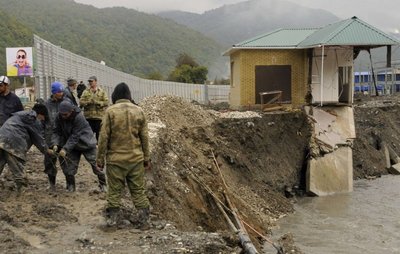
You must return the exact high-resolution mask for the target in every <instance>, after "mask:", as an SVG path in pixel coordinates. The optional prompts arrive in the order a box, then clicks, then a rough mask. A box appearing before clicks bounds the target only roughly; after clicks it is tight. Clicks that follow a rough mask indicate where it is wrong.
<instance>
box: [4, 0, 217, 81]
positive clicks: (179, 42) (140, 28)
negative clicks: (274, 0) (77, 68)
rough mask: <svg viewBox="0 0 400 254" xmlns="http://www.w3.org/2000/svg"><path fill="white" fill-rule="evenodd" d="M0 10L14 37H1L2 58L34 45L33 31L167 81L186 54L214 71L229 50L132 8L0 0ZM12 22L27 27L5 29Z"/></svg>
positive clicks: (60, 1)
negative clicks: (157, 74)
mask: <svg viewBox="0 0 400 254" xmlns="http://www.w3.org/2000/svg"><path fill="white" fill-rule="evenodd" d="M0 11H2V12H3V14H4V15H2V22H1V24H0V28H1V29H2V30H5V31H6V34H9V35H10V36H7V38H5V36H4V33H1V37H0V45H1V47H2V49H0V51H1V53H2V54H3V52H4V51H5V49H4V48H5V47H18V46H20V44H21V43H20V41H21V40H28V39H29V40H31V39H32V35H31V34H32V32H33V33H35V34H37V35H39V36H40V37H42V38H44V39H45V40H48V41H50V42H51V43H53V44H55V45H60V46H61V47H62V48H64V49H67V50H69V51H72V52H74V53H76V54H79V55H82V56H84V57H87V58H90V59H93V60H95V61H104V62H106V64H107V65H108V66H110V67H112V68H116V69H119V70H121V71H124V72H126V73H129V74H135V75H139V76H143V75H147V74H149V73H152V72H160V73H162V74H163V75H164V77H165V76H166V75H167V73H169V71H170V70H172V69H173V68H174V66H175V64H176V63H175V59H176V58H177V57H178V56H179V54H181V53H187V54H189V55H190V56H192V57H193V58H194V59H196V61H197V62H198V63H199V64H202V65H205V66H209V65H211V64H212V63H213V62H214V60H215V59H216V58H217V57H219V56H220V55H221V53H222V52H223V50H224V49H225V48H223V47H221V46H220V45H219V44H218V43H216V42H215V41H214V40H212V39H210V38H207V37H205V36H204V35H202V34H201V33H199V32H196V31H194V30H191V29H189V28H187V27H185V26H183V25H179V24H177V23H175V22H173V21H171V20H168V19H165V18H162V17H159V16H156V15H150V14H145V13H141V12H138V11H135V10H133V9H127V8H121V7H115V8H104V9H99V8H95V7H93V6H90V5H84V4H78V3H75V2H74V1H72V0H29V1H27V0H0ZM5 13H6V14H5ZM7 17H15V18H17V19H18V21H19V22H20V23H22V24H23V25H24V26H26V27H23V26H16V25H15V26H14V25H13V24H15V21H12V22H11V23H10V24H12V25H6V23H5V22H6V21H7V20H8V18H7ZM24 31H26V34H25V32H24ZM27 37H29V38H27ZM30 45H32V43H31V44H30ZM24 46H28V44H26V45H24ZM0 56H1V55H0ZM2 59H5V57H3V58H2ZM2 61H3V60H2ZM2 61H1V62H2ZM2 63H3V62H2Z"/></svg>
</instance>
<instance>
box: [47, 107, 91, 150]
mask: <svg viewBox="0 0 400 254" xmlns="http://www.w3.org/2000/svg"><path fill="white" fill-rule="evenodd" d="M54 123H55V125H54V129H53V136H52V140H51V141H52V142H51V143H52V145H57V146H58V147H62V148H64V149H65V150H66V151H67V152H71V151H72V150H80V151H85V150H89V149H93V148H96V143H97V142H96V138H95V136H94V134H93V131H92V128H90V125H89V123H88V121H87V120H86V118H85V117H84V116H83V114H82V112H81V110H80V109H79V108H78V107H75V111H74V112H73V113H72V115H71V116H70V118H69V119H63V118H62V117H61V116H60V115H59V114H58V115H57V117H56V119H55V122H54Z"/></svg>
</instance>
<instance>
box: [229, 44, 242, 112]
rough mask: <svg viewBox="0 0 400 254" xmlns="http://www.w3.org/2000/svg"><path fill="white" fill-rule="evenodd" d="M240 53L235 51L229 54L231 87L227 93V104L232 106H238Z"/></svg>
mask: <svg viewBox="0 0 400 254" xmlns="http://www.w3.org/2000/svg"><path fill="white" fill-rule="evenodd" d="M240 66H241V61H240V53H239V52H236V53H233V54H232V55H231V66H230V68H231V89H230V93H229V104H230V106H231V107H232V108H239V107H240V105H241V104H240V90H241V88H240V77H241V75H240Z"/></svg>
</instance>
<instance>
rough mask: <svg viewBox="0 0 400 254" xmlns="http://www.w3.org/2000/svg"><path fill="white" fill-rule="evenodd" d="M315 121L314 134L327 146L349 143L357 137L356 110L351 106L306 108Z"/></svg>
mask: <svg viewBox="0 0 400 254" xmlns="http://www.w3.org/2000/svg"><path fill="white" fill-rule="evenodd" d="M306 112H307V114H310V112H312V115H310V117H311V119H312V120H313V122H314V135H315V138H316V139H318V140H319V141H320V142H321V143H325V144H326V146H327V147H331V148H336V146H337V145H348V143H349V142H351V141H352V140H353V139H354V138H355V137H356V134H355V126H354V111H353V108H351V107H347V106H346V107H324V108H323V109H321V108H313V109H312V110H310V108H309V107H308V108H306Z"/></svg>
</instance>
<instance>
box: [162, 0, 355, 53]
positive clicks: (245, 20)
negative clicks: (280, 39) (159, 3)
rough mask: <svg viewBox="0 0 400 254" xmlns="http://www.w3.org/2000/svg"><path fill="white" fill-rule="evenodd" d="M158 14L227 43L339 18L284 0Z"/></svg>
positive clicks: (321, 23)
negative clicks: (195, 11) (204, 10)
mask: <svg viewBox="0 0 400 254" xmlns="http://www.w3.org/2000/svg"><path fill="white" fill-rule="evenodd" d="M158 15H160V16H162V17H166V18H170V19H172V20H175V21H176V22H178V23H180V24H183V25H186V26H188V27H190V28H193V29H195V30H197V31H199V32H202V33H203V34H205V35H207V36H209V37H211V38H214V39H215V40H217V41H218V42H220V43H222V44H223V45H228V46H230V45H233V44H235V43H239V42H241V41H243V40H247V39H249V38H252V37H254V36H257V35H260V34H264V33H267V32H270V31H272V30H275V29H278V28H290V27H297V28H299V27H321V26H324V25H327V24H329V23H333V22H336V21H338V20H339V18H338V17H336V16H335V15H333V14H332V13H330V12H328V11H325V10H320V9H312V8H306V7H303V6H300V5H298V4H294V3H291V2H287V1H284V0H250V1H245V2H240V3H237V4H230V5H224V6H223V7H220V8H217V9H214V10H210V11H207V12H205V13H203V14H194V13H189V12H181V11H170V12H161V13H159V14H158ZM349 18H350V17H349Z"/></svg>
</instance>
